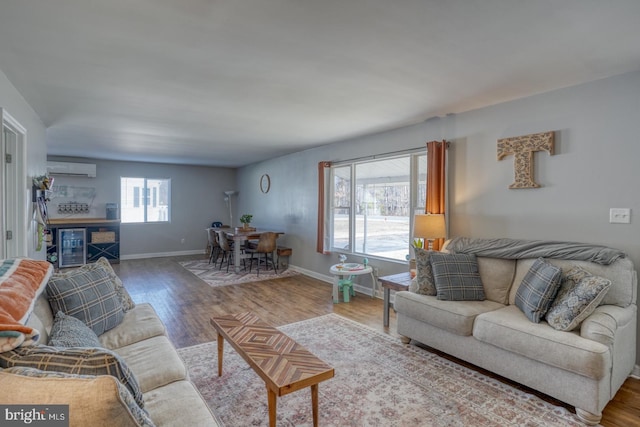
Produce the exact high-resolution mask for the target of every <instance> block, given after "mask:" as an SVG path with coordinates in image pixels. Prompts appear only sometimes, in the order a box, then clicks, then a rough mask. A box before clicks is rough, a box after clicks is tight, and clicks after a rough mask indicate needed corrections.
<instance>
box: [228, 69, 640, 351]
mask: <svg viewBox="0 0 640 427" xmlns="http://www.w3.org/2000/svg"><path fill="white" fill-rule="evenodd" d="M551 130H552V131H555V132H556V150H555V154H554V155H553V156H549V155H548V154H546V153H537V154H536V155H535V176H536V180H537V182H539V183H540V184H541V185H542V186H543V187H542V188H539V189H523V190H509V189H508V186H509V184H511V182H512V181H513V158H512V157H509V158H507V159H504V160H502V161H498V160H497V148H496V143H497V140H498V139H500V138H504V137H511V136H518V135H525V134H530V133H535V132H544V131H551ZM638 135H640V72H635V73H630V74H626V75H622V76H617V77H612V78H608V79H603V80H600V81H596V82H592V83H588V84H583V85H580V86H575V87H571V88H566V89H561V90H556V91H553V92H548V93H545V94H541V95H537V96H532V97H528V98H524V99H520V100H516V101H511V102H507V103H503V104H499V105H495V106H492V107H487V108H482V109H479V110H475V111H470V112H467V113H463V114H459V115H450V116H447V117H444V118H441V119H434V120H429V121H427V122H425V123H422V124H419V125H414V126H410V127H405V128H402V129H397V130H395V131H390V132H385V133H380V134H376V135H371V136H367V137H362V138H357V139H353V140H349V141H343V142H339V143H335V144H332V145H329V146H324V147H319V148H316V149H312V150H307V151H304V152H300V153H296V154H293V155H290V156H285V157H280V158H276V159H273V160H270V161H265V162H261V163H258V164H254V165H250V166H247V167H244V168H242V169H240V171H239V174H238V183H239V190H240V200H239V205H240V210H241V211H243V212H248V213H253V214H254V215H255V216H254V223H255V224H257V225H259V226H260V225H263V224H265V225H266V224H268V225H269V226H273V227H278V228H282V229H283V230H285V231H286V233H287V234H286V235H285V236H283V241H284V242H286V243H287V244H288V245H290V246H291V247H292V248H293V256H292V258H291V262H292V264H294V265H296V266H300V267H302V268H304V269H308V270H311V271H315V272H319V273H323V274H328V268H329V266H330V265H331V264H334V263H335V262H336V261H337V258H336V255H321V254H317V253H316V252H315V241H316V218H317V216H316V188H317V182H316V181H317V177H316V175H317V167H316V165H317V163H318V162H319V161H321V160H343V159H350V158H355V157H361V156H365V155H369V154H378V153H385V152H390V151H395V150H400V149H406V148H414V147H420V146H423V145H424V143H425V142H426V141H429V140H433V139H438V140H440V139H443V138H445V139H447V140H449V141H452V144H451V148H450V150H449V160H450V161H449V164H450V170H449V176H450V181H449V192H450V207H449V213H450V224H449V226H450V235H452V236H462V235H464V236H472V237H511V238H525V239H527V238H533V239H555V240H572V241H579V242H591V243H597V244H604V245H608V246H612V247H615V248H619V249H622V250H624V251H626V252H627V253H628V255H629V257H630V258H631V260H632V261H633V262H634V264H635V265H636V268H637V269H640V196H639V195H638V194H639V193H638V188H637V184H638V182H639V181H640V168H639V167H638V159H640V141H638ZM263 173H269V174H270V176H271V183H272V185H271V192H270V193H268V194H267V195H262V194H260V192H259V188H258V180H259V178H260V176H261V175H262V174H263ZM612 207H621V208H631V210H632V220H631V224H609V208H612ZM372 264H374V265H378V266H379V267H380V274H381V275H386V274H392V273H396V272H400V271H405V270H406V266H404V265H402V264H393V263H383V262H380V261H375V260H372ZM639 331H640V328H639ZM638 343H639V344H640V339H639V340H638ZM638 355H640V349H639V350H638Z"/></svg>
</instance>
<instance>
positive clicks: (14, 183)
mask: <svg viewBox="0 0 640 427" xmlns="http://www.w3.org/2000/svg"><path fill="white" fill-rule="evenodd" d="M0 123H2V134H1V135H0V145H1V147H0V148H1V150H2V156H1V158H0V166H1V169H2V173H1V174H0V181H1V182H0V184H1V185H0V192H1V193H0V213H1V215H2V218H1V220H0V233H1V234H0V238H1V239H2V244H1V245H0V258H3V259H4V258H14V257H19V256H28V253H27V233H28V224H29V223H28V221H27V212H28V203H29V201H28V195H29V191H28V187H27V183H26V166H25V162H26V133H27V132H26V129H25V128H24V127H22V125H20V123H18V122H17V121H16V120H15V119H14V118H13V117H11V115H9V114H8V113H7V112H6V111H5V110H3V109H2V108H0Z"/></svg>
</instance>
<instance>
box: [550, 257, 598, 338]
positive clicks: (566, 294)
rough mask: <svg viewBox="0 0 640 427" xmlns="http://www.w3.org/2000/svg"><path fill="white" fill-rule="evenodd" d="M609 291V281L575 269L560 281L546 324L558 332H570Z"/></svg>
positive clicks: (581, 269)
mask: <svg viewBox="0 0 640 427" xmlns="http://www.w3.org/2000/svg"><path fill="white" fill-rule="evenodd" d="M610 287H611V280H609V279H605V278H603V277H599V276H594V275H593V274H591V273H589V272H588V271H586V270H585V269H584V268H582V267H579V266H576V267H574V268H572V269H571V270H569V271H568V272H567V274H566V275H565V276H563V278H562V285H561V287H560V290H559V291H558V295H557V296H556V298H555V300H554V301H553V303H552V304H551V308H549V312H548V313H547V314H546V320H547V323H549V325H551V326H552V327H553V328H555V329H558V330H560V331H572V330H574V329H575V328H577V327H578V326H580V323H581V322H582V321H583V320H584V319H586V318H587V317H588V316H589V315H590V314H591V313H593V311H594V310H595V309H596V307H598V305H599V304H600V301H602V300H603V299H604V296H605V295H606V293H607V291H608V290H609V288H610Z"/></svg>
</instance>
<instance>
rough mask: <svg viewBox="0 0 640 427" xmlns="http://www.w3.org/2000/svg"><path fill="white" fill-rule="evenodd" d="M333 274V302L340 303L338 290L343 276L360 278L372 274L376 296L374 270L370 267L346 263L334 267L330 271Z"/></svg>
mask: <svg viewBox="0 0 640 427" xmlns="http://www.w3.org/2000/svg"><path fill="white" fill-rule="evenodd" d="M329 271H330V272H331V274H333V302H334V303H338V302H340V295H339V290H338V283H339V282H340V279H342V277H343V276H360V275H361V274H370V275H371V286H373V295H372V297H375V295H376V282H377V281H376V278H375V276H374V275H373V268H372V267H371V266H370V265H368V266H366V267H365V266H364V265H363V264H357V263H346V264H335V265H332V266H331V268H330V269H329Z"/></svg>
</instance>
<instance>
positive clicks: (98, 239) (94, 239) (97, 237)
mask: <svg viewBox="0 0 640 427" xmlns="http://www.w3.org/2000/svg"><path fill="white" fill-rule="evenodd" d="M115 241H116V233H115V231H94V232H92V233H91V243H115Z"/></svg>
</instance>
